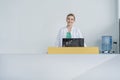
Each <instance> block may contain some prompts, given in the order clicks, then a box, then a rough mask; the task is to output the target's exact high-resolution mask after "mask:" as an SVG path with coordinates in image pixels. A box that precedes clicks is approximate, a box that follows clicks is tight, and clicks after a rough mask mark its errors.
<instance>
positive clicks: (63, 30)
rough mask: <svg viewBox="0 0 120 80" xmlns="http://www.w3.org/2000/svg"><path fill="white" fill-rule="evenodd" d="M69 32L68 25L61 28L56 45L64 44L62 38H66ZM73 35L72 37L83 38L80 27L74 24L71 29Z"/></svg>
mask: <svg viewBox="0 0 120 80" xmlns="http://www.w3.org/2000/svg"><path fill="white" fill-rule="evenodd" d="M67 32H68V29H67V27H63V28H61V29H60V30H59V33H58V35H57V41H56V46H58V47H61V46H62V38H66V33H67ZM71 37H72V38H83V36H82V33H81V32H80V30H79V28H77V27H74V26H73V27H72V29H71Z"/></svg>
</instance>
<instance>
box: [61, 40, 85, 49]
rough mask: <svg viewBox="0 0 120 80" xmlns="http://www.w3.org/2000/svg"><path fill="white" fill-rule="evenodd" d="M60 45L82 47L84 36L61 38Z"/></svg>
mask: <svg viewBox="0 0 120 80" xmlns="http://www.w3.org/2000/svg"><path fill="white" fill-rule="evenodd" d="M62 47H84V38H63V39H62Z"/></svg>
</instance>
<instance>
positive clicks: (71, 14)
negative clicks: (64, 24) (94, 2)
mask: <svg viewBox="0 0 120 80" xmlns="http://www.w3.org/2000/svg"><path fill="white" fill-rule="evenodd" d="M69 16H73V17H74V20H75V15H74V14H73V13H70V14H68V15H67V17H66V18H68V17H69Z"/></svg>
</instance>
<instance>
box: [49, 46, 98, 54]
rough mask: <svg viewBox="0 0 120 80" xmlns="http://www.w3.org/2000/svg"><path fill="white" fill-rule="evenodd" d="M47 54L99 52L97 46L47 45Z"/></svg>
mask: <svg viewBox="0 0 120 80" xmlns="http://www.w3.org/2000/svg"><path fill="white" fill-rule="evenodd" d="M48 54H99V48H98V47H48Z"/></svg>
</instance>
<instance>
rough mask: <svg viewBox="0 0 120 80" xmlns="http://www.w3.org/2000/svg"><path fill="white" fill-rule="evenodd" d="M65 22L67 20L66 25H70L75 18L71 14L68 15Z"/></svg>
mask: <svg viewBox="0 0 120 80" xmlns="http://www.w3.org/2000/svg"><path fill="white" fill-rule="evenodd" d="M66 22H67V26H72V25H73V23H74V22H75V19H74V17H73V16H68V17H67V19H66Z"/></svg>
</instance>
